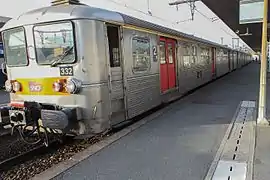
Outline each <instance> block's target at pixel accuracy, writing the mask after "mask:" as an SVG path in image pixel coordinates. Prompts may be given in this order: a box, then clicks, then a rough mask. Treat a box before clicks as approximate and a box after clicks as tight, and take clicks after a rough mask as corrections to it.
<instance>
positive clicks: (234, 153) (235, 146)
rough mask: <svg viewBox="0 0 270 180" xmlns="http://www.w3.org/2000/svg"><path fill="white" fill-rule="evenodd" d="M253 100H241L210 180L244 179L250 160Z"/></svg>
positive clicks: (252, 132)
mask: <svg viewBox="0 0 270 180" xmlns="http://www.w3.org/2000/svg"><path fill="white" fill-rule="evenodd" d="M254 112H255V102H254V101H243V102H242V103H241V107H240V109H239V111H238V114H237V117H236V119H235V122H234V124H233V128H232V130H231V132H230V135H229V136H228V139H227V142H226V144H225V147H224V149H223V152H222V154H221V157H220V160H219V162H218V164H217V167H216V170H215V172H214V175H213V177H212V180H246V177H247V170H248V168H250V167H249V166H248V164H249V162H250V161H251V157H252V156H251V155H250V154H251V153H253V149H254V147H253V149H252V145H253V143H252V138H253V136H254V135H255V131H254V125H253V121H254Z"/></svg>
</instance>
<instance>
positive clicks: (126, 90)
mask: <svg viewBox="0 0 270 180" xmlns="http://www.w3.org/2000/svg"><path fill="white" fill-rule="evenodd" d="M65 2H66V1H65ZM2 30H3V42H4V51H5V62H6V66H7V75H8V80H7V81H6V83H5V87H6V90H7V91H8V92H10V99H11V102H10V105H9V106H7V107H4V108H2V110H1V117H2V119H4V118H8V119H9V120H10V124H11V125H12V126H13V128H17V127H21V126H24V127H25V126H26V127H27V126H30V127H35V128H36V129H39V128H43V129H45V130H44V132H47V131H46V129H49V130H58V132H61V133H63V134H69V135H74V136H80V135H93V134H98V133H103V132H106V131H107V130H109V129H110V128H112V127H113V126H114V125H117V124H119V123H121V122H124V121H126V120H130V119H132V118H134V117H136V116H138V115H140V114H142V113H144V112H146V111H148V110H150V109H152V108H154V107H157V106H159V105H160V104H162V103H166V102H170V101H171V100H173V99H176V98H178V97H180V96H182V95H183V94H185V93H187V92H188V91H190V90H192V89H194V88H196V87H198V86H200V85H202V84H205V83H207V82H209V81H211V80H213V79H215V78H218V77H220V76H222V75H224V74H226V73H228V72H229V65H228V63H229V60H228V51H229V50H232V49H229V48H228V47H225V46H221V45H219V44H216V43H212V42H210V41H207V40H204V39H200V38H196V37H194V36H191V35H187V34H185V33H182V32H179V31H176V30H172V29H169V28H167V27H163V26H160V25H158V24H155V22H148V21H144V20H140V19H137V18H135V17H131V16H128V15H125V14H122V13H119V12H113V11H108V10H104V9H100V8H94V7H90V6H87V5H83V4H80V3H79V2H78V1H69V4H68V5H66V4H65V5H63V4H61V1H59V0H58V1H57V3H53V4H52V6H50V7H45V8H41V9H37V10H33V11H30V12H27V13H25V14H22V15H21V16H19V17H18V18H15V19H12V20H10V21H9V22H7V23H6V24H5V26H4V27H3V28H2ZM23 129H27V128H23ZM37 132H38V133H43V132H41V131H37Z"/></svg>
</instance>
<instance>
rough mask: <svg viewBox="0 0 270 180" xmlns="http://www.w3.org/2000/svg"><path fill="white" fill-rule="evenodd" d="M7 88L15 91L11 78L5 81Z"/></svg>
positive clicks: (9, 90)
mask: <svg viewBox="0 0 270 180" xmlns="http://www.w3.org/2000/svg"><path fill="white" fill-rule="evenodd" d="M5 88H6V91H8V92H12V91H13V87H12V83H11V81H10V80H7V81H6V82H5Z"/></svg>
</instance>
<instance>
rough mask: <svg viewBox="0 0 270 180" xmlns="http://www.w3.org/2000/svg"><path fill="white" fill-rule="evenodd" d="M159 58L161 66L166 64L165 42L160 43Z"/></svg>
mask: <svg viewBox="0 0 270 180" xmlns="http://www.w3.org/2000/svg"><path fill="white" fill-rule="evenodd" d="M159 57H160V64H166V50H165V42H164V41H160V43H159Z"/></svg>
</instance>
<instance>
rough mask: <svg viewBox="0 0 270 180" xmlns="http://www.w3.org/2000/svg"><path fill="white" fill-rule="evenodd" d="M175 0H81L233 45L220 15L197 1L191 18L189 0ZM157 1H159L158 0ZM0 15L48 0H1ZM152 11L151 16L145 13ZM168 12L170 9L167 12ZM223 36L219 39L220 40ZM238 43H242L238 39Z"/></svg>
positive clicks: (13, 13) (48, 0) (45, 3)
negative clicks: (176, 4)
mask: <svg viewBox="0 0 270 180" xmlns="http://www.w3.org/2000/svg"><path fill="white" fill-rule="evenodd" d="M172 1H174V0H136V1H134V0H98V1H97V0H81V2H83V3H86V4H88V5H91V6H94V7H101V8H105V9H109V10H115V11H120V12H123V13H126V14H128V15H133V16H136V17H138V18H141V19H146V20H150V21H151V20H155V21H156V22H158V23H159V24H160V25H165V26H168V27H170V28H173V29H176V30H180V31H182V32H184V33H188V34H192V35H195V36H198V37H201V38H204V39H208V40H211V41H213V42H216V43H221V41H222V40H223V43H224V44H227V45H229V46H232V38H235V37H237V36H236V34H235V33H234V32H233V31H232V30H231V29H230V28H229V27H228V26H227V25H225V23H223V22H222V21H221V20H220V19H219V20H217V21H214V22H212V19H211V18H215V17H216V15H215V14H214V13H213V12H212V11H211V10H209V8H208V7H206V6H205V5H204V4H203V3H202V2H200V1H199V2H196V11H195V16H194V20H193V21H191V20H190V18H191V15H190V8H189V6H188V4H183V5H180V6H179V7H178V10H177V9H176V7H170V6H169V5H168V3H169V2H172ZM157 2H158V3H157ZM0 3H1V6H0V16H8V17H12V18H14V17H17V16H19V15H20V14H22V13H24V12H26V11H29V10H33V9H36V8H40V7H44V6H49V5H50V3H51V0H0ZM148 11H151V13H152V16H150V15H149V14H148ZM168 12H169V13H168ZM221 39H222V40H221ZM240 44H245V43H244V42H243V41H242V42H241V41H240Z"/></svg>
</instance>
